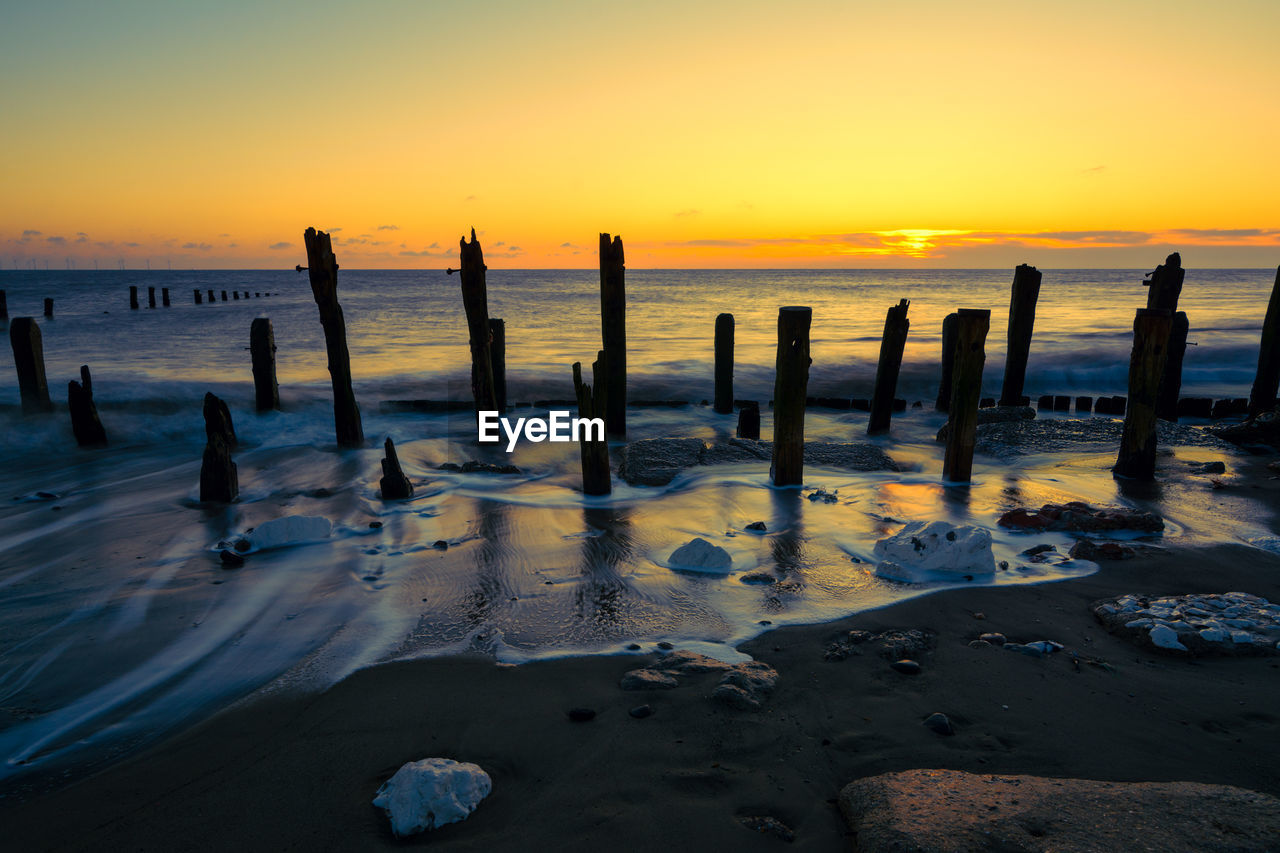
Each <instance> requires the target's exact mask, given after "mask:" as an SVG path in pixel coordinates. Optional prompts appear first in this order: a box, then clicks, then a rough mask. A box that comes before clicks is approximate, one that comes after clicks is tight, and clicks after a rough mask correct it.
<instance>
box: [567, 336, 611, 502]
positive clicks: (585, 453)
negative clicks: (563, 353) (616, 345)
mask: <svg viewBox="0 0 1280 853" xmlns="http://www.w3.org/2000/svg"><path fill="white" fill-rule="evenodd" d="M603 355H604V353H603V351H602V352H601V353H600V354H599V355H598V356H597V358H596V361H595V363H594V364H592V365H591V373H592V380H593V382H594V390H593V386H592V385H588V384H586V383H585V382H583V381H582V362H580V361H575V362H574V363H573V390H574V395H575V396H576V397H577V398H578V417H579V418H582V419H584V420H587V419H591V418H604V416H605V411H604V410H605V398H604V395H603V394H601V393H599V392H600V386H601V383H602V382H603V381H604V379H605V377H604V367H603V365H602V364H601V358H602V357H603ZM583 428H584V429H585V434H582V435H580V436H579V440H578V448H579V451H580V453H581V458H582V493H583V494H585V495H607V494H609V493H610V492H611V491H612V490H613V482H612V478H611V477H610V473H609V443H608V442H607V441H606V440H605V439H604V436H600V435H598V434H596V431H594V430H592V429H591V427H590V426H588V425H586V424H584V425H583Z"/></svg>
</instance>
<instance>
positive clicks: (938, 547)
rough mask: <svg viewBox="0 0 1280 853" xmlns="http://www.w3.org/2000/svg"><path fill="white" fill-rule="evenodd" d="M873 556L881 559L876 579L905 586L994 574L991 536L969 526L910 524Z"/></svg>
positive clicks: (883, 542)
mask: <svg viewBox="0 0 1280 853" xmlns="http://www.w3.org/2000/svg"><path fill="white" fill-rule="evenodd" d="M874 553H875V555H876V557H878V558H879V559H880V563H879V564H878V565H877V566H876V575H878V576H880V577H884V578H888V579H890V580H897V581H905V582H908V583H919V582H922V581H925V580H931V579H933V576H934V575H944V576H955V575H991V574H995V570H996V564H995V557H994V556H992V553H991V532H990V531H988V530H986V529H985V528H981V527H974V526H972V525H968V524H963V525H958V526H957V525H951V524H948V523H947V522H945V521H929V522H924V521H913V522H911V523H910V524H908V525H906V526H905V527H904V528H902V530H900V531H898V532H897V533H895V534H894V535H893V536H889V537H887V538H885V539H881V540H880V541H879V542H877V543H876V545H875V549H874Z"/></svg>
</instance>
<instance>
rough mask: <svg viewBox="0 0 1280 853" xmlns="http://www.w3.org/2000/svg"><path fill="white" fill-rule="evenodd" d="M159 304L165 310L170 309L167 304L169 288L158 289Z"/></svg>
mask: <svg viewBox="0 0 1280 853" xmlns="http://www.w3.org/2000/svg"><path fill="white" fill-rule="evenodd" d="M160 304H161V305H163V306H164V307H165V308H169V307H171V306H170V304H169V288H167V287H162V288H160Z"/></svg>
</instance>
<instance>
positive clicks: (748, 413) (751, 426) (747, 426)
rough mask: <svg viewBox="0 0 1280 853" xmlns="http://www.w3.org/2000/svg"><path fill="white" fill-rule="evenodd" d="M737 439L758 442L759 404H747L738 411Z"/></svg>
mask: <svg viewBox="0 0 1280 853" xmlns="http://www.w3.org/2000/svg"><path fill="white" fill-rule="evenodd" d="M737 434H738V438H750V439H754V440H756V441H759V440H760V404H759V403H747V404H746V405H744V406H743V407H742V408H741V409H739V410H738V433H737Z"/></svg>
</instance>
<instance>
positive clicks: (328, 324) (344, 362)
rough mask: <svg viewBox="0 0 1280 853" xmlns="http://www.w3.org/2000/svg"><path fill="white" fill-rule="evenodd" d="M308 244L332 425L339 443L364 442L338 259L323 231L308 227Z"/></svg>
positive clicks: (308, 273)
mask: <svg viewBox="0 0 1280 853" xmlns="http://www.w3.org/2000/svg"><path fill="white" fill-rule="evenodd" d="M302 239H303V242H305V243H306V246H307V275H308V277H309V278H310V280H311V295H312V296H313V297H315V300H316V307H318V308H319V309H320V325H321V326H322V327H323V328H324V345H325V349H326V350H327V351H328V355H329V377H330V379H331V380H332V383H333V425H334V432H335V434H336V435H337V437H338V446H339V447H359V446H360V445H362V444H364V427H363V426H362V425H361V423H360V407H359V406H358V405H356V395H355V392H354V391H353V390H351V354H350V353H349V352H348V351H347V321H346V320H345V319H344V318H343V316H342V306H341V305H339V304H338V259H337V258H336V257H334V255H333V244H332V242H331V241H330V239H329V235H328V234H326V233H325V232H324V231H317V230H316V229H314V228H308V229H307V230H306V232H305V233H303V235H302Z"/></svg>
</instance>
